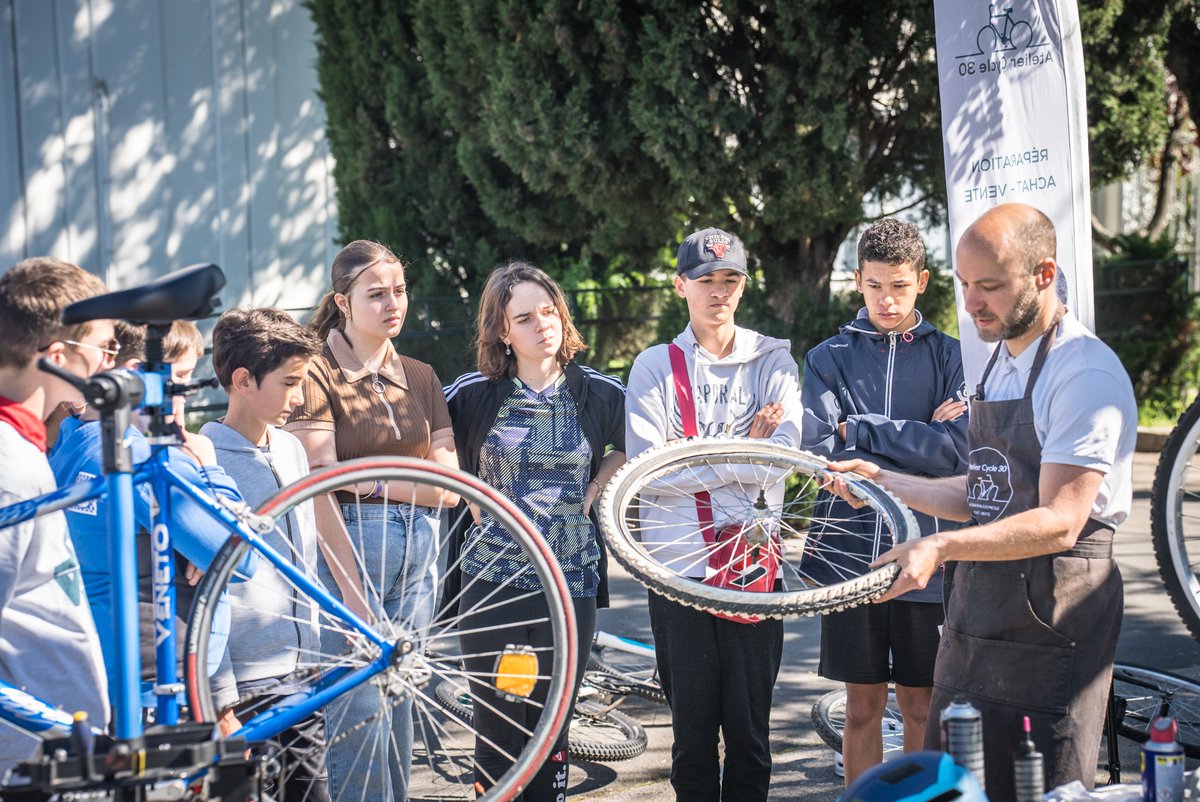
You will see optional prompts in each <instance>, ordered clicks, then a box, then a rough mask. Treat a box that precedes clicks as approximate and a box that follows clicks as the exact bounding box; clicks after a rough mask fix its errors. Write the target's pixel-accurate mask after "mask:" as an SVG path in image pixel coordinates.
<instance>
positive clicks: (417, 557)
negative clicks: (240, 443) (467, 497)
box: [318, 504, 438, 800]
mask: <svg viewBox="0 0 1200 802" xmlns="http://www.w3.org/2000/svg"><path fill="white" fill-rule="evenodd" d="M342 517H343V519H344V520H345V521H346V529H347V530H348V531H349V532H350V540H351V542H352V543H353V544H354V547H355V550H356V551H357V552H358V553H359V555H360V559H361V560H362V561H363V563H364V565H363V566H360V570H362V569H363V568H365V571H366V573H367V577H366V578H367V580H368V582H369V584H370V586H371V587H373V588H374V590H368V596H369V597H370V601H371V603H372V604H373V605H375V606H376V607H377V608H379V607H382V609H381V610H380V609H376V615H377V616H381V617H382V616H386V617H387V618H388V619H389V620H391V621H399V622H403V623H404V625H405V626H404V629H405V630H407V631H411V632H413V633H415V634H418V635H423V634H424V633H425V631H426V630H427V629H428V627H429V623H430V620H431V619H432V617H433V607H434V589H435V587H436V582H437V575H436V572H437V543H438V538H437V529H438V519H437V517H436V516H435V515H434V514H433V511H432V510H429V509H427V508H425V507H412V506H409V505H407V504H387V505H384V504H362V505H355V504H344V505H342ZM318 573H319V576H320V578H321V581H322V582H324V583H325V586H326V587H327V588H329V590H330V592H331V593H332V594H333V595H340V594H339V593H338V591H337V585H336V584H335V583H334V581H333V575H332V573H331V572H330V570H329V567H328V566H327V565H326V563H325V560H324V558H323V557H322V559H321V561H320V565H319V568H318ZM321 650H322V651H323V652H324V653H326V654H339V653H341V652H344V651H345V650H346V641H345V639H344V638H343V636H342V635H341V634H340V633H338V632H336V631H333V630H332V628H329V627H326V628H323V630H322V634H321ZM367 719H371V721H370V723H369V724H368V725H366V726H363V727H360V728H358V729H357V730H354V731H352V732H347V731H348V730H352V729H353V728H354V726H355V725H356V724H358V723H359V722H362V721H365V720H367ZM325 723H326V727H327V733H326V737H327V738H328V739H329V740H330V741H331V742H332V743H331V745H330V747H329V752H328V755H327V763H328V770H329V790H330V796H331V797H332V798H333V799H334V800H339V799H342V800H393V799H394V800H404V799H407V797H408V770H409V764H410V763H411V760H412V741H413V720H412V700H411V699H408V700H406V701H404V702H402V703H400V704H395V705H393V704H392V702H391V701H388V700H385V699H384V697H383V695H382V691H381V689H380V687H379V686H378V685H376V684H375V683H374V682H373V681H372V680H368V681H367V682H365V683H363V684H362V685H360V686H359V687H358V688H356V689H355V690H354V691H352V692H350V693H348V694H343V695H342V696H341V697H339V698H338V699H336V700H335V701H334V702H332V703H331V704H330V705H329V708H328V710H327V713H326V719H325Z"/></svg>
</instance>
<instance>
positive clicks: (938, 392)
mask: <svg viewBox="0 0 1200 802" xmlns="http://www.w3.org/2000/svg"><path fill="white" fill-rule="evenodd" d="M854 281H855V285H856V286H857V288H858V291H859V292H861V293H862V295H863V302H864V304H865V306H864V308H863V309H862V310H861V311H860V312H859V314H858V317H857V318H856V319H855V320H853V321H851V322H850V323H847V324H846V325H845V326H843V327H842V328H841V332H840V333H839V334H838V335H837V336H835V337H831V338H830V339H828V340H826V341H825V342H823V343H821V344H820V345H818V346H816V347H815V348H813V349H812V350H811V351H809V353H808V356H807V357H806V358H805V360H804V384H803V386H802V390H801V397H802V400H803V406H804V423H803V432H802V447H803V448H805V449H808V450H810V451H813V452H815V453H818V454H821V455H822V456H826V457H829V458H831V459H835V460H838V459H854V458H860V459H866V460H869V461H871V462H874V463H876V464H878V465H881V466H883V467H885V468H890V469H893V470H900V471H904V472H907V473H920V474H925V475H929V476H953V475H956V474H960V473H965V472H966V438H967V418H966V411H967V405H966V401H965V397H966V396H965V386H964V383H963V374H962V358H961V355H960V351H959V344H958V341H957V340H955V339H954V338H952V337H949V336H947V335H945V334H943V333H941V332H940V331H938V330H937V329H936V328H934V327H933V325H932V324H930V323H929V322H927V321H926V320H925V319H924V318H923V317H922V316H921V313H920V312H918V311H917V309H916V302H917V296H918V295H920V294H921V293H923V292H924V291H925V288H926V286H927V285H928V283H929V271H928V270H927V269H926V268H925V248H924V246H923V245H922V243H921V238H920V235H919V234H918V233H917V230H916V228H915V227H914V226H912V225H910V224H908V223H903V222H901V221H899V220H895V219H891V218H884V219H882V220H879V221H877V222H876V223H874V224H873V225H872V226H871V227H870V228H868V229H867V231H866V232H865V233H864V234H863V236H862V238H861V239H860V240H859V243H858V269H857V270H856V271H855V273H854ZM820 503H821V504H822V505H828V507H827V509H826V510H824V513H825V514H824V515H823V516H821V517H822V518H824V520H827V521H830V522H834V523H832V524H831V525H830V526H828V527H827V528H823V531H817V532H814V533H813V540H812V541H811V543H810V547H809V548H810V550H812V551H813V552H815V551H816V550H819V551H820V552H821V555H822V559H821V560H820V561H817V560H812V561H809V560H806V569H807V572H808V573H809V574H810V575H811V576H812V577H813V578H814V579H816V580H818V581H822V582H828V583H832V582H836V581H838V579H839V578H841V577H839V576H837V573H838V568H839V567H841V568H843V569H844V570H845V572H846V575H853V574H861V573H862V572H863V570H864V565H865V564H866V563H869V562H870V561H871V560H873V559H874V558H875V557H877V556H879V554H881V553H882V552H884V551H886V550H887V549H888V548H889V547H890V545H891V544H890V540H889V538H887V537H886V535H885V534H884V533H883V532H882V530H881V528H880V525H879V523H878V521H877V518H876V516H873V515H867V516H864V515H863V514H861V513H860V512H859V511H857V510H854V509H852V508H851V507H850V506H849V505H848V504H847V503H846V502H844V501H841V500H837V499H834V498H833V497H832V496H823V497H822V499H821V502H820ZM916 517H917V520H918V523H919V524H920V527H921V533H922V534H923V535H924V534H930V533H932V532H936V531H938V527H939V526H942V527H943V528H945V526H946V524H945V523H939V522H938V521H937V520H935V519H933V518H930V517H928V516H925V515H920V514H917V516H916ZM940 580H941V578H940V576H939V577H938V578H937V579H936V581H934V582H931V583H930V584H929V586H928V587H926V588H925V589H923V590H920V591H913V592H912V593H909V594H907V595H906V596H904V597H903V598H901V599H897V600H895V601H891V602H887V603H885V604H867V605H862V606H859V607H855V608H852V609H850V610H845V611H842V612H837V613H831V614H829V615H826V616H825V617H824V618H823V619H822V621H821V662H820V668H819V671H820V674H821V676H823V677H826V678H827V679H833V680H839V681H841V682H844V683H845V684H846V724H845V732H844V741H843V747H842V748H843V753H844V754H843V758H844V764H845V779H846V784H847V785H849V784H850V783H852V782H853V781H854V779H855V777H857V776H858V775H859V774H861V773H862V772H863V771H864V770H866V769H867V768H870V767H871V766H873V765H875V764H877V763H879V762H880V761H881V760H882V759H883V755H882V738H881V722H882V718H883V712H884V709H885V706H886V704H887V696H888V683H889V681H893V682H895V683H896V700H897V702H898V703H899V705H900V710H901V713H902V714H903V716H904V748H905V751H912V750H919V749H921V748H922V747H921V745H922V743H923V740H924V735H925V723H926V719H927V718H928V715H929V699H930V695H931V693H932V690H933V687H932V686H933V663H934V658H935V656H936V654H937V646H938V633H939V627H940V625H941V623H942V605H941V581H940Z"/></svg>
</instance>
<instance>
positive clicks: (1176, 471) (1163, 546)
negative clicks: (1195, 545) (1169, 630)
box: [1150, 398, 1200, 640]
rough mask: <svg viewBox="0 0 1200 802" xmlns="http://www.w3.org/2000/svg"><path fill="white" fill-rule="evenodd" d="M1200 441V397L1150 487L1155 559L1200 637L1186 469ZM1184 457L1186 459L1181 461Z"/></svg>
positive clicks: (1198, 586)
mask: <svg viewBox="0 0 1200 802" xmlns="http://www.w3.org/2000/svg"><path fill="white" fill-rule="evenodd" d="M1198 443H1200V398H1198V399H1196V401H1194V402H1192V405H1191V406H1189V407H1188V408H1187V409H1186V410H1185V411H1184V413H1183V414H1182V415H1181V416H1180V417H1179V421H1178V423H1176V425H1175V428H1174V429H1173V430H1172V431H1171V435H1170V437H1169V438H1168V439H1167V444H1166V446H1165V447H1164V448H1163V450H1162V455H1161V456H1160V457H1159V460H1158V467H1157V468H1156V469H1155V471H1154V484H1153V485H1152V486H1151V490H1150V538H1151V542H1152V543H1153V545H1154V560H1155V562H1156V563H1157V564H1158V573H1159V576H1161V577H1162V581H1163V584H1164V585H1165V586H1166V588H1167V595H1168V596H1169V597H1170V599H1171V604H1172V605H1173V606H1174V607H1175V611H1176V612H1177V613H1178V614H1179V617H1180V619H1181V620H1182V621H1183V623H1184V626H1186V627H1187V629H1188V632H1190V633H1191V634H1192V637H1193V638H1195V639H1196V640H1200V578H1198V577H1197V576H1196V573H1195V572H1194V571H1193V570H1192V568H1191V564H1192V562H1193V560H1191V559H1189V555H1188V553H1187V546H1186V543H1185V542H1184V532H1183V528H1182V527H1183V522H1182V506H1181V505H1182V503H1183V500H1182V492H1183V491H1182V489H1181V486H1180V484H1181V481H1182V479H1183V476H1182V472H1183V471H1184V469H1185V468H1188V467H1189V463H1190V461H1191V459H1192V457H1194V456H1195V454H1196V449H1197V444H1198ZM1181 458H1182V463H1181Z"/></svg>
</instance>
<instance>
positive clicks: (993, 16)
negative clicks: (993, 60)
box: [955, 3, 1049, 59]
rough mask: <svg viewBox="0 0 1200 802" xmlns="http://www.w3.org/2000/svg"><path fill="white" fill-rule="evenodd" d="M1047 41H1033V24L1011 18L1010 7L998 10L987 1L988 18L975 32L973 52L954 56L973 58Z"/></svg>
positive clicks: (1009, 51)
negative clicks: (974, 48)
mask: <svg viewBox="0 0 1200 802" xmlns="http://www.w3.org/2000/svg"><path fill="white" fill-rule="evenodd" d="M1047 44H1049V42H1047V41H1045V40H1043V41H1040V42H1034V41H1033V25H1032V24H1030V23H1029V22H1028V21H1027V20H1023V19H1013V10H1012V8H1011V7H1009V8H1006V9H1003V10H1000V9H998V8H997V6H996V5H995V4H993V3H988V19H987V21H986V22H985V23H984V24H983V27H981V28H980V29H979V32H978V33H976V34H975V47H976V50H975V52H973V53H963V54H962V55H961V56H955V58H960V59H962V58H975V57H976V56H989V55H991V54H993V53H1014V54H1015V53H1016V52H1019V51H1023V50H1025V49H1026V48H1031V47H1045V46H1046V45H1047Z"/></svg>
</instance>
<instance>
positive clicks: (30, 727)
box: [0, 368, 396, 742]
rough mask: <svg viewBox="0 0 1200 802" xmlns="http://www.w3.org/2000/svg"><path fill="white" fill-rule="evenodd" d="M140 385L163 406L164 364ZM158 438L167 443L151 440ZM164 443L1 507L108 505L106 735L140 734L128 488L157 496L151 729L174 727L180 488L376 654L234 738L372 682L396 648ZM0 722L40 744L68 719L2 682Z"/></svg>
mask: <svg viewBox="0 0 1200 802" xmlns="http://www.w3.org/2000/svg"><path fill="white" fill-rule="evenodd" d="M141 376H142V380H143V383H144V384H145V387H146V393H145V397H146V405H147V406H149V405H150V404H151V403H157V404H161V403H162V399H163V397H164V393H163V388H164V387H165V385H166V382H167V380H168V379H169V368H167V372H166V374H165V376H164V375H163V373H162V372H152V373H144V374H141ZM159 439H160V440H165V438H159ZM173 443H174V441H172V443H167V442H154V438H152V451H151V456H150V458H149V459H147V460H146V461H145V462H143V463H141V464H140V465H138V466H137V467H136V469H135V470H132V471H126V470H117V471H114V472H108V473H106V475H105V476H103V477H99V478H96V479H92V480H88V481H85V482H79V483H77V484H72V485H69V486H67V487H63V488H60V489H59V490H56V491H54V492H52V493H47V494H46V495H44V496H40V497H38V498H35V499H30V500H26V501H21V502H17V503H15V504H11V505H9V506H6V507H0V529H4V528H6V527H9V526H15V525H17V524H20V523H24V522H25V521H28V520H30V519H32V518H34V517H36V516H38V515H45V514H47V513H50V512H54V511H58V510H64V509H66V508H68V507H72V506H74V505H76V504H79V503H82V502H85V501H89V500H92V499H97V498H106V499H107V501H108V504H107V510H108V519H107V529H108V533H109V537H110V544H111V548H110V551H109V560H110V569H111V573H112V577H113V617H114V624H115V630H114V631H115V634H116V641H115V648H116V649H117V654H116V658H117V659H116V665H117V676H116V677H110V678H109V681H110V696H111V697H112V700H113V712H114V720H115V724H114V728H113V733H112V734H113V735H114V737H116V738H118V739H122V740H126V739H134V738H138V737H140V736H141V735H142V734H143V726H142V704H141V675H142V666H141V654H140V651H139V643H138V639H139V625H138V588H137V539H136V528H135V526H134V498H133V492H134V487H135V486H141V485H149V487H150V489H151V492H152V494H153V496H154V499H155V500H156V502H157V503H156V504H152V505H151V509H152V515H153V517H152V525H151V530H150V531H151V537H150V542H151V549H152V552H151V563H150V564H151V566H152V574H153V576H152V580H153V596H152V599H153V609H154V640H155V682H154V694H155V697H156V721H157V723H159V724H166V725H173V724H178V723H179V703H178V693H179V692H180V691H181V690H182V689H183V685H182V683H181V682H180V677H179V675H178V671H177V666H176V640H177V633H176V627H175V611H176V603H175V559H174V551H173V548H172V545H171V532H170V527H169V525H168V522H169V521H171V520H172V517H171V509H170V504H171V491H172V490H175V491H178V492H180V493H182V494H184V495H185V496H187V497H188V498H189V499H191V500H192V501H193V502H195V503H196V504H198V505H199V506H200V507H201V508H202V509H204V510H205V511H206V512H207V513H208V515H210V516H211V517H212V518H214V519H216V520H218V521H220V522H221V523H222V524H223V525H224V526H225V527H226V528H228V529H229V532H230V534H231V535H232V536H237V537H240V538H242V539H243V540H245V541H247V542H248V543H249V544H250V546H251V548H252V550H253V551H254V552H255V553H257V554H258V555H259V557H260V559H266V560H267V561H269V562H270V563H271V564H272V565H274V566H275V568H276V569H278V570H279V572H280V573H281V574H283V575H285V576H286V577H287V578H288V579H289V580H291V581H292V582H293V583H295V586H296V588H297V589H298V590H299V591H300V592H301V593H303V594H304V595H306V596H307V597H308V598H309V599H311V600H312V601H313V602H314V603H316V604H317V606H319V607H320V608H321V609H322V610H324V611H325V612H326V613H328V614H330V615H332V616H335V617H336V618H339V619H341V620H342V621H343V622H344V623H345V624H346V625H347V626H349V627H351V628H353V629H354V630H356V631H358V632H359V633H360V634H361V635H362V636H363V637H365V638H366V639H368V640H369V641H370V642H371V643H373V644H375V645H376V646H378V647H379V649H380V654H379V655H378V656H377V657H376V659H375V660H373V661H371V662H370V663H369V664H367V665H365V666H360V667H358V668H353V669H352V668H350V667H349V666H342V667H338V668H335V669H332V670H330V671H328V672H326V673H325V674H324V675H323V676H321V677H320V678H319V679H318V680H317V681H315V682H314V683H313V685H312V686H311V687H309V688H306V689H304V690H302V691H300V692H298V693H296V694H294V695H293V696H291V697H289V698H288V699H286V700H284V701H283V702H282V703H281V704H279V705H276V706H275V707H273V708H271V709H268V710H266V711H265V712H263V713H261V714H259V715H257V716H255V717H254V718H252V719H250V720H249V721H247V722H245V724H244V725H243V727H242V729H241V730H239V731H238V732H237V733H235V736H238V737H243V738H245V739H246V740H247V741H250V742H256V741H261V740H265V739H268V738H271V737H273V736H275V735H277V734H279V733H280V732H282V731H283V730H285V729H287V728H288V727H290V726H292V725H294V724H296V723H298V722H300V721H302V720H303V719H305V718H307V717H308V716H310V715H311V714H312V713H313V712H315V711H316V710H318V709H319V708H321V707H323V706H325V705H326V704H328V703H329V702H330V701H331V700H332V699H334V698H335V697H337V696H339V695H340V694H343V693H345V692H346V691H348V690H350V689H352V688H355V687H357V686H358V685H361V684H362V683H363V682H365V681H367V680H368V679H369V678H370V677H372V676H374V675H376V674H378V673H380V672H381V671H383V670H385V669H386V668H387V667H388V666H389V665H390V663H391V660H392V656H393V652H394V651H395V649H396V646H395V644H393V643H390V642H388V641H387V640H386V639H385V638H384V637H383V636H382V635H381V634H379V632H378V631H376V630H375V629H374V628H373V627H372V626H370V625H369V624H368V623H366V622H365V621H363V620H362V619H361V618H360V617H359V616H358V615H356V614H355V613H353V612H352V611H351V610H350V609H349V608H347V607H346V606H345V605H344V604H342V602H341V601H340V600H338V599H337V598H335V597H334V596H331V595H330V594H329V593H328V592H327V591H326V590H325V589H324V588H323V587H319V586H317V585H316V584H314V583H313V581H312V580H311V579H310V578H309V577H308V576H306V575H305V574H304V573H303V572H302V571H301V570H300V569H298V568H297V567H296V566H295V565H294V564H293V563H292V561H291V560H290V559H288V557H286V556H284V555H282V554H280V553H279V552H277V551H276V550H274V549H273V548H272V547H271V546H270V545H269V544H267V543H266V542H265V541H264V540H263V538H262V537H261V536H260V535H259V534H258V533H257V532H255V531H254V529H253V528H252V527H250V526H248V525H247V524H246V520H247V518H248V516H247V514H246V513H245V512H244V511H240V510H239V511H236V512H235V511H233V510H231V509H229V508H228V507H226V506H225V505H223V504H222V503H221V502H219V501H218V500H216V499H215V498H213V497H212V496H211V495H210V494H209V492H208V491H207V490H206V489H205V488H203V487H200V486H197V485H195V484H193V483H192V482H190V481H189V480H188V479H186V478H184V477H182V476H180V475H179V474H178V473H177V472H176V471H175V469H174V468H172V467H171V465H170V462H169V455H168V453H167V446H168V445H170V444H173ZM0 719H3V720H5V721H7V722H9V723H10V724H12V725H14V726H16V727H17V728H18V729H21V730H24V731H26V732H29V733H30V734H32V735H34V736H37V737H42V738H55V737H63V736H65V735H68V734H69V733H70V726H71V716H70V715H69V714H68V713H67V712H64V711H61V710H58V709H57V708H55V707H54V706H53V705H52V704H50V703H48V702H47V701H44V700H40V699H37V698H36V697H34V696H32V695H30V694H28V693H26V692H24V691H22V690H20V689H19V688H16V687H14V686H12V685H10V684H8V683H5V682H3V681H2V680H0Z"/></svg>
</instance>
